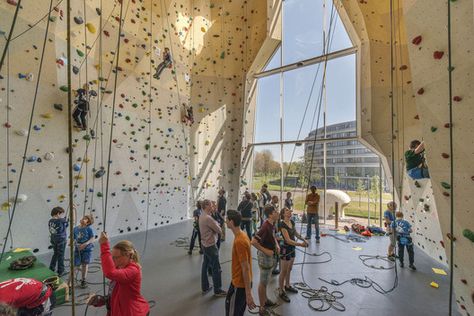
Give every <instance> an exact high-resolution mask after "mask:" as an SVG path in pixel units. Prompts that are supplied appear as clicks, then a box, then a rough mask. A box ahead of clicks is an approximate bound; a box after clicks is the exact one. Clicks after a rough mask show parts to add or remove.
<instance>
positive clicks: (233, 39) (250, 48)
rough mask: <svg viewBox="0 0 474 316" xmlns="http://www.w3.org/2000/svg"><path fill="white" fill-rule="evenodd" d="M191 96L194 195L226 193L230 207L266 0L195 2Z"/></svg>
mask: <svg viewBox="0 0 474 316" xmlns="http://www.w3.org/2000/svg"><path fill="white" fill-rule="evenodd" d="M197 12H198V13H196V14H197V15H199V17H197V18H196V31H199V32H203V33H205V35H204V37H203V39H202V41H201V42H200V43H196V44H197V46H196V47H195V49H196V50H197V52H198V53H197V55H196V59H195V61H194V67H193V68H192V74H193V85H192V89H191V100H192V104H193V106H194V107H195V110H194V113H195V121H196V123H195V124H194V125H193V126H192V128H191V143H192V149H191V151H192V155H193V158H194V159H193V160H192V165H191V170H192V171H191V172H192V174H193V179H192V180H193V190H194V194H195V196H196V197H197V198H204V197H208V198H212V199H215V198H216V197H217V191H218V189H219V188H224V189H225V190H226V191H227V193H228V202H229V205H228V206H229V207H230V208H236V207H237V203H238V201H239V200H240V197H239V194H238V193H239V191H238V188H239V181H240V155H241V147H242V130H243V126H242V125H243V124H242V118H243V108H244V106H243V103H244V101H243V100H244V89H245V82H244V81H245V76H246V73H247V71H248V69H249V67H250V66H251V64H252V61H253V60H254V59H255V56H256V55H257V53H258V52H259V49H260V47H261V45H262V43H263V41H264V39H265V36H266V31H267V22H266V19H265V17H266V14H267V13H266V12H267V4H266V2H265V1H227V0H222V1H212V2H211V5H210V6H209V5H201V6H199V7H197Z"/></svg>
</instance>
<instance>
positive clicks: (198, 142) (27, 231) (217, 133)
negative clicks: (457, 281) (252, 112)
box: [0, 0, 267, 252]
mask: <svg viewBox="0 0 474 316" xmlns="http://www.w3.org/2000/svg"><path fill="white" fill-rule="evenodd" d="M99 3H100V1H98V0H94V1H87V2H86V17H87V18H85V15H84V8H83V2H80V1H79V2H74V3H73V8H72V11H71V12H72V15H73V16H74V17H81V18H82V19H83V20H86V21H85V22H87V23H91V24H92V25H93V26H94V27H95V29H96V30H95V33H93V32H91V30H85V28H84V24H76V23H75V22H72V27H73V30H72V37H71V38H72V41H73V45H74V47H73V48H72V57H73V58H72V60H71V61H70V62H71V63H72V64H73V65H74V66H77V67H79V68H80V72H79V73H78V74H76V75H74V76H73V88H74V89H77V88H78V87H80V86H82V84H84V82H85V81H86V63H84V57H81V56H80V53H78V52H77V51H76V49H78V50H80V51H82V52H84V53H85V52H86V48H85V47H86V45H85V35H87V45H88V46H90V47H91V48H90V49H89V50H88V51H90V54H89V57H88V59H87V64H88V68H87V80H88V81H89V82H90V83H91V87H92V88H93V89H94V90H96V91H97V90H98V89H99V83H102V87H103V91H104V92H106V93H102V94H99V97H101V96H103V102H102V106H101V107H100V106H99V104H100V103H99V102H98V99H99V98H98V97H93V98H91V102H90V106H91V111H90V117H89V124H90V125H91V127H92V128H93V130H94V132H95V134H96V137H95V138H93V139H91V140H90V142H89V141H87V140H85V139H84V136H86V135H89V136H90V132H89V131H88V132H83V131H78V130H74V135H73V138H74V140H73V141H74V162H75V163H77V164H78V165H79V166H81V170H80V171H79V172H74V175H75V184H76V187H75V197H74V200H75V203H76V205H77V208H78V216H79V217H80V216H82V214H83V213H92V214H93V215H94V217H95V220H96V223H95V224H94V227H95V228H96V230H97V231H99V232H100V231H101V230H103V223H102V221H103V207H104V202H105V187H104V186H105V176H104V177H102V178H99V179H96V178H94V171H93V169H94V168H95V169H98V168H100V167H101V166H104V167H107V159H108V158H107V154H108V145H109V137H110V127H111V116H112V98H113V93H112V92H113V90H114V88H113V83H114V80H113V79H114V72H113V71H111V70H113V69H114V58H115V56H116V54H117V51H116V45H117V38H118V26H119V24H118V21H119V20H120V19H119V13H120V11H119V9H120V5H119V3H118V2H114V1H103V3H104V7H103V9H102V17H103V25H104V27H103V30H104V32H103V33H102V34H103V48H102V50H101V51H99V40H98V35H99V34H100V30H99V27H100V22H99V18H100V17H99V15H98V13H97V11H96V8H98V7H99ZM54 4H55V3H53V5H54ZM123 5H124V7H123V32H122V37H121V39H120V45H121V47H120V50H121V51H120V60H119V66H120V70H119V72H118V85H117V90H116V92H117V94H116V97H117V98H116V102H115V113H114V128H113V137H112V138H113V142H112V158H111V160H112V164H111V170H110V187H109V196H108V208H107V209H108V210H107V226H106V230H107V231H108V232H109V233H110V234H111V235H116V234H126V233H128V232H135V231H143V230H145V229H146V228H147V227H148V228H154V227H159V226H162V225H167V224H172V223H176V222H179V221H181V220H183V219H186V218H187V216H188V212H189V211H190V210H192V208H193V204H194V200H195V197H200V198H203V197H209V198H216V196H217V188H218V187H224V188H225V189H227V190H228V191H231V195H230V197H229V198H230V201H231V206H232V205H233V204H232V203H234V204H235V203H236V202H237V195H232V188H237V187H238V181H239V170H238V168H239V162H240V148H241V144H240V141H241V138H242V137H241V133H242V109H243V107H242V98H243V81H244V76H245V73H246V71H247V69H248V67H249V65H250V64H251V63H252V60H253V58H254V56H255V54H256V53H257V52H258V50H259V46H260V45H261V43H262V42H263V39H264V36H265V34H266V30H267V21H266V19H265V17H266V10H267V6H266V3H265V2H260V1H257V2H243V1H242V2H241V1H237V2H236V1H228V0H221V1H207V0H202V1H198V0H194V1H191V0H178V1H169V0H162V1H159V0H154V1H149V0H146V1H145V0H144V1H138V0H137V1H135V0H130V1H127V0H124V2H123ZM48 6H49V2H48V1H46V0H41V1H37V2H25V3H23V8H22V9H21V10H20V15H19V19H18V24H17V25H16V28H15V34H20V33H21V32H23V31H24V30H26V29H28V28H29V27H28V24H33V23H35V22H36V21H39V20H40V19H41V18H42V17H43V16H44V15H45V14H46V13H47V10H48V9H47V8H48ZM14 9H15V7H14V6H12V5H9V4H7V2H5V1H4V2H1V4H0V16H1V17H2V18H1V19H0V30H2V31H7V32H8V30H9V27H10V23H11V18H12V16H13V12H14ZM65 11H66V10H65V2H64V3H61V4H60V5H59V6H58V7H57V10H55V11H53V13H52V16H53V20H54V21H53V22H51V26H50V31H49V34H48V42H47V47H46V54H45V61H44V66H43V71H42V73H41V75H42V77H41V82H40V89H39V93H38V99H37V104H36V109H35V112H34V116H33V125H36V126H37V127H39V128H40V129H38V130H34V129H32V131H31V133H30V135H31V138H30V144H29V146H28V152H27V155H26V156H27V157H30V156H36V157H39V158H41V162H38V161H36V162H27V163H26V165H25V171H24V174H23V179H22V181H21V186H20V190H19V192H20V194H25V195H26V196H27V200H26V201H25V202H23V203H21V204H17V209H16V214H15V218H14V221H13V245H14V246H19V247H31V248H33V249H37V250H38V251H40V252H45V251H47V247H48V245H49V242H48V232H47V221H48V218H49V213H50V210H51V209H52V208H53V207H54V206H63V207H64V208H66V207H67V205H68V202H67V193H68V186H67V183H68V180H67V179H68V160H67V159H68V158H67V153H66V150H65V149H66V147H67V120H68V116H67V111H66V110H67V104H66V103H67V93H65V92H62V91H60V89H59V87H60V86H62V85H65V84H67V78H66V67H65V66H60V65H59V64H58V63H57V60H58V59H60V58H62V56H66V42H65V38H66V20H65V19H66V16H65ZM151 11H153V12H151ZM45 27H46V19H43V20H42V21H40V22H39V23H38V24H37V26H35V27H33V28H32V29H31V30H29V31H28V32H26V33H25V34H24V35H21V36H20V37H18V38H17V39H15V41H14V42H12V44H11V46H10V63H9V66H10V67H9V69H8V67H7V64H6V65H5V67H4V68H3V70H2V77H3V79H2V80H0V88H1V91H0V98H1V99H2V101H1V105H2V106H1V109H2V110H1V111H0V121H1V122H2V132H1V135H2V136H1V137H0V146H1V148H2V152H3V153H4V154H2V155H0V166H2V168H1V171H0V185H1V186H2V191H1V197H0V200H1V203H3V209H2V211H0V231H2V232H6V228H7V225H8V212H7V211H8V203H7V202H8V200H9V199H11V197H12V196H14V193H15V190H16V186H17V184H18V176H19V172H20V167H21V160H22V159H21V157H22V156H23V150H24V146H25V141H26V137H24V136H20V135H17V133H16V132H17V131H19V130H22V129H28V122H29V115H30V113H31V109H32V99H33V95H34V89H35V81H32V82H29V81H26V80H25V79H19V78H18V73H30V72H31V73H33V74H34V75H35V76H34V78H35V79H36V78H37V73H38V66H39V57H40V52H41V48H42V39H43V36H44V32H45ZM92 31H94V30H92ZM4 45H5V42H4V41H2V42H0V49H1V50H3V47H4ZM164 47H169V48H171V51H172V55H173V59H174V67H173V68H171V69H166V70H165V71H164V72H163V75H162V76H161V79H160V80H156V79H153V78H151V74H153V73H154V69H151V74H150V62H151V65H152V66H153V67H156V65H157V64H158V63H160V62H161V52H160V51H162V50H163V49H164ZM100 56H101V57H102V60H103V61H102V63H103V66H102V73H101V74H100V73H99V60H100V58H99V57H100ZM63 59H64V58H63ZM81 64H82V67H81ZM99 77H103V78H104V79H103V80H102V81H101V80H99ZM7 78H8V79H9V80H7ZM7 81H9V85H10V90H9V91H7ZM150 99H151V107H150ZM53 104H62V105H63V110H62V111H59V110H57V109H55V108H54V107H53ZM7 105H8V106H10V108H11V109H10V110H9V111H7ZM184 105H186V106H189V105H192V106H193V108H194V113H195V123H194V124H193V125H192V126H190V125H184V124H183V123H182V122H181V114H182V111H183V109H184ZM149 111H150V112H149ZM7 113H8V118H7ZM45 114H46V115H45ZM149 115H150V118H149ZM6 122H8V126H11V127H9V128H7V127H6V126H5V125H4V124H5V123H6ZM94 122H97V123H96V124H95V125H94V124H93V123H94ZM7 134H8V135H9V148H10V150H9V155H7V151H6V146H7ZM149 137H151V138H149ZM86 138H87V136H86ZM150 139H151V141H150V144H149V140H150ZM87 145H89V146H88V147H87ZM148 145H150V147H149V146H148ZM148 147H149V148H148ZM86 148H87V150H86ZM46 153H53V154H54V159H52V160H46V159H44V157H45V155H46ZM7 161H9V162H10V165H9V166H8V168H7ZM7 173H8V175H9V179H10V183H9V184H7V181H6V179H7ZM148 179H149V180H148ZM148 185H149V186H150V190H148ZM148 192H149V194H148ZM101 196H102V197H101ZM148 199H149V202H150V203H149V208H148V207H147V204H148V203H147V201H148ZM234 201H235V202H234ZM147 218H148V220H147ZM147 222H148V226H147ZM9 244H10V241H9Z"/></svg>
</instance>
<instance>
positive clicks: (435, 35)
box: [403, 0, 474, 315]
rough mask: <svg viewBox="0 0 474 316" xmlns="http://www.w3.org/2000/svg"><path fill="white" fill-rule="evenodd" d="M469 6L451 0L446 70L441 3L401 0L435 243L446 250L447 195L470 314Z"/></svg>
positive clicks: (462, 298) (473, 22) (472, 44)
mask: <svg viewBox="0 0 474 316" xmlns="http://www.w3.org/2000/svg"><path fill="white" fill-rule="evenodd" d="M473 10H474V3H473V2H472V1H451V29H452V31H451V32H452V37H451V42H452V52H451V59H452V68H451V69H449V66H448V65H449V64H448V57H449V51H448V32H447V31H448V7H447V2H446V1H442V2H436V3H430V4H429V5H428V4H427V3H426V2H424V1H415V0H406V1H403V11H404V15H405V19H406V30H407V39H408V50H409V57H410V64H411V65H412V66H411V71H412V77H413V86H414V96H415V98H414V99H415V102H416V108H417V110H418V113H419V116H420V122H421V127H422V135H423V138H424V140H425V142H426V145H427V154H428V164H429V168H430V175H431V183H432V187H433V192H434V195H435V198H436V205H437V209H438V215H439V220H440V223H441V230H442V232H443V239H442V240H440V241H438V242H441V243H444V244H445V245H446V248H447V253H448V254H449V253H450V239H449V236H450V235H449V234H450V233H451V231H450V221H451V197H453V202H454V208H453V215H454V217H453V218H454V230H453V238H454V239H455V241H454V257H453V263H454V271H453V273H454V274H453V275H454V288H455V294H456V302H457V303H458V306H459V307H460V310H461V312H462V314H463V315H468V314H470V315H473V314H474V263H473V261H472V253H473V250H474V234H473V233H472V232H473V231H474V217H473V210H472V205H473V202H474V198H473V194H472V192H473V190H472V185H473V181H474V167H473V165H472V159H473V157H474V146H473V144H472V139H474V137H473V136H474V130H473V129H472V124H473V118H474V115H473V111H472V106H471V105H472V102H473V100H474V92H473V87H472V84H473V77H472V74H473V73H474V58H473V57H474V56H473V51H474V35H473V32H472V30H473V29H474V16H473V14H472V13H473V12H474V11H473ZM420 17H423V18H422V19H421V18H420ZM423 21H436V23H429V24H426V23H424V22H423ZM449 70H451V74H452V109H453V111H452V114H453V117H452V128H453V138H451V137H450V129H449V127H450V123H449V122H450V121H449V99H450V97H449V87H448V82H449V77H448V71H449ZM451 142H452V145H453V155H452V156H451V154H450V144H451ZM451 163H453V165H451ZM451 166H453V167H454V168H453V172H454V182H453V183H451V181H450V172H451ZM451 187H452V188H453V190H452V192H451V190H450V189H451ZM451 194H452V196H451Z"/></svg>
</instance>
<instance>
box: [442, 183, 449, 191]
mask: <svg viewBox="0 0 474 316" xmlns="http://www.w3.org/2000/svg"><path fill="white" fill-rule="evenodd" d="M441 186H442V187H443V188H445V189H446V190H449V189H451V185H450V184H449V183H447V182H441Z"/></svg>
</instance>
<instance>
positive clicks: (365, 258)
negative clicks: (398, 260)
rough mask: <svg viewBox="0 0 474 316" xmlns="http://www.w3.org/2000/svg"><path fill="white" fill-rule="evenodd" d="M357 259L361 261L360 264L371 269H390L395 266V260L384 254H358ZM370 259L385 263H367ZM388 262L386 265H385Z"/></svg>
mask: <svg viewBox="0 0 474 316" xmlns="http://www.w3.org/2000/svg"><path fill="white" fill-rule="evenodd" d="M359 259H360V261H362V264H364V265H365V266H366V267H368V268H372V269H376V270H391V269H394V268H395V265H396V264H395V262H394V261H392V260H390V259H389V258H388V257H386V256H379V255H376V256H370V255H360V256H359ZM372 261H376V262H380V261H381V262H383V263H384V264H385V265H380V264H379V265H375V263H374V264H369V263H368V262H372ZM387 264H388V266H387Z"/></svg>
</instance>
